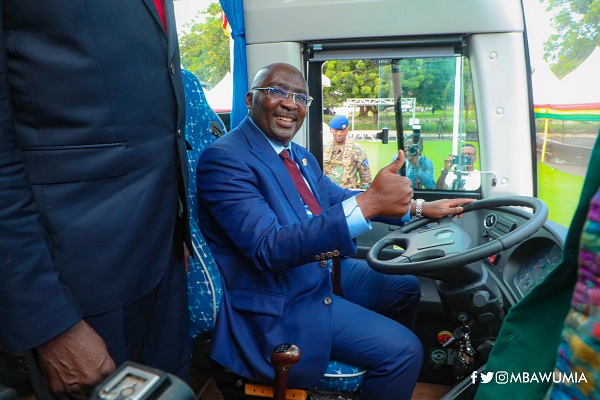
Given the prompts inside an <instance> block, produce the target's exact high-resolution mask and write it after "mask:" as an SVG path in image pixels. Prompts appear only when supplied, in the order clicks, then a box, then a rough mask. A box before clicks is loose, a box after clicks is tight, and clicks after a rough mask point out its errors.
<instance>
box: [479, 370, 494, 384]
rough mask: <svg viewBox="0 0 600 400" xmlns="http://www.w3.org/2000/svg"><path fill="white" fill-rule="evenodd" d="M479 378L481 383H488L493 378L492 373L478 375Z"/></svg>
mask: <svg viewBox="0 0 600 400" xmlns="http://www.w3.org/2000/svg"><path fill="white" fill-rule="evenodd" d="M479 377H480V378H481V383H489V382H490V381H491V380H492V378H493V377H494V373H493V372H487V373H485V374H484V373H481V374H479Z"/></svg>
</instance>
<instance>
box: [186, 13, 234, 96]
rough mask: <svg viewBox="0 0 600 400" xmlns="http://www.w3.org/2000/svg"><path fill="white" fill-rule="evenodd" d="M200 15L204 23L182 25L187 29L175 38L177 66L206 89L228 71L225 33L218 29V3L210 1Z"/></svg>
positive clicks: (220, 17) (219, 15)
mask: <svg viewBox="0 0 600 400" xmlns="http://www.w3.org/2000/svg"><path fill="white" fill-rule="evenodd" d="M201 14H205V15H206V18H205V19H204V22H200V23H198V22H195V21H194V22H193V23H191V24H188V25H186V28H188V31H189V32H188V33H186V34H184V35H182V36H181V37H180V38H179V49H180V52H181V65H183V67H184V68H185V69H187V70H189V71H191V72H193V73H194V74H195V75H196V76H197V77H198V79H200V81H201V82H202V83H204V84H207V86H208V88H209V89H210V88H212V87H213V86H214V85H216V84H217V83H219V82H220V81H221V79H223V76H225V74H226V73H227V71H229V35H228V34H227V32H225V30H223V28H222V21H223V10H222V9H221V6H220V5H219V3H212V4H210V5H209V6H208V8H207V9H206V10H204V11H202V12H200V13H198V16H201Z"/></svg>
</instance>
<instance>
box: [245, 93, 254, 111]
mask: <svg viewBox="0 0 600 400" xmlns="http://www.w3.org/2000/svg"><path fill="white" fill-rule="evenodd" d="M253 95H254V93H252V91H250V92H248V93H246V108H248V110H251V109H252V96H253Z"/></svg>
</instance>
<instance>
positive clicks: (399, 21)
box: [244, 0, 524, 44]
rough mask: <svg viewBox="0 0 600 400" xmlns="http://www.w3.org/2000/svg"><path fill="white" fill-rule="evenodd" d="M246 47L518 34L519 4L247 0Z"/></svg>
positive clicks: (510, 0) (517, 0)
mask: <svg viewBox="0 0 600 400" xmlns="http://www.w3.org/2000/svg"><path fill="white" fill-rule="evenodd" d="M244 16H245V24H246V40H247V43H248V44H253V43H269V42H284V41H292V42H293V41H305V40H325V39H348V38H369V37H390V36H414V35H447V34H469V33H486V32H489V33H492V32H522V31H523V29H524V24H523V11H522V6H521V0H502V1H498V0H454V1H449V0H329V1H327V0H288V1H281V0H252V1H246V2H245V4H244Z"/></svg>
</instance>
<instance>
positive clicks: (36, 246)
mask: <svg viewBox="0 0 600 400" xmlns="http://www.w3.org/2000/svg"><path fill="white" fill-rule="evenodd" d="M2 7H3V6H0V32H4V26H2V24H3V22H2V21H3V20H4V15H3V8H2ZM5 55H6V52H5V48H4V38H2V40H1V41H0V344H1V346H2V347H3V348H4V349H7V350H9V351H22V350H25V349H28V348H31V347H34V346H36V345H38V344H40V343H42V342H44V341H46V340H48V339H51V338H52V337H54V336H56V335H58V334H59V333H61V332H63V331H64V330H66V329H67V328H69V327H70V326H72V325H74V324H75V323H76V322H77V321H78V320H79V319H80V316H79V312H78V310H77V308H76V306H75V305H74V304H73V303H72V302H71V301H70V300H69V296H68V294H67V293H66V292H65V290H64V288H63V287H62V285H61V284H60V282H59V279H58V276H57V273H56V270H55V268H54V266H53V264H52V260H51V258H50V252H49V250H48V248H47V246H46V244H45V241H44V238H43V234H42V229H41V226H40V221H41V219H40V217H39V215H38V211H37V209H36V205H35V202H34V199H33V192H32V190H31V187H30V185H29V182H28V180H27V176H26V174H25V169H24V165H23V161H22V158H21V153H20V151H19V149H18V147H17V143H16V138H15V133H14V127H13V122H12V116H11V107H10V96H9V90H8V79H9V77H8V76H7V69H6V59H5Z"/></svg>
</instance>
